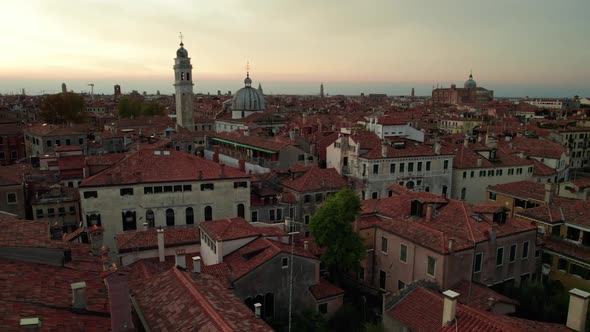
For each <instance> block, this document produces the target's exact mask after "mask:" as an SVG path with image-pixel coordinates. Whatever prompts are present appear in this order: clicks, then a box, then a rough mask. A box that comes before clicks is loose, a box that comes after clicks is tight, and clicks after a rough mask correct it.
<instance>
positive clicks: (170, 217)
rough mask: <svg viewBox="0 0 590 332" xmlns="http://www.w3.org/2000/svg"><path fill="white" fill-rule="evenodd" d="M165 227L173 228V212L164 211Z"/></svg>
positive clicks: (170, 210) (169, 210)
mask: <svg viewBox="0 0 590 332" xmlns="http://www.w3.org/2000/svg"><path fill="white" fill-rule="evenodd" d="M166 226H174V210H172V209H168V210H166Z"/></svg>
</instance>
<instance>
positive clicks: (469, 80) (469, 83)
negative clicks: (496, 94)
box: [463, 74, 477, 89]
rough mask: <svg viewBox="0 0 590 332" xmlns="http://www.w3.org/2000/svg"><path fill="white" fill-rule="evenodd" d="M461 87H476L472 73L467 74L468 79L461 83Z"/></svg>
mask: <svg viewBox="0 0 590 332" xmlns="http://www.w3.org/2000/svg"><path fill="white" fill-rule="evenodd" d="M463 87H464V88H465V89H475V88H477V83H475V81H474V80H473V75H472V74H469V79H468V80H467V81H465V84H463Z"/></svg>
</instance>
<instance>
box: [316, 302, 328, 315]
mask: <svg viewBox="0 0 590 332" xmlns="http://www.w3.org/2000/svg"><path fill="white" fill-rule="evenodd" d="M318 311H319V312H320V313H322V314H327V313H328V303H322V304H319V305H318Z"/></svg>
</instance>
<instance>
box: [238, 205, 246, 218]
mask: <svg viewBox="0 0 590 332" xmlns="http://www.w3.org/2000/svg"><path fill="white" fill-rule="evenodd" d="M245 216H246V208H245V207H244V204H242V203H240V204H238V217H242V218H245Z"/></svg>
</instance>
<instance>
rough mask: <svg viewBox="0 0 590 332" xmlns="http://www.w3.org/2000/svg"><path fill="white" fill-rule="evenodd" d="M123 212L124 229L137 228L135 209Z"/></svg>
mask: <svg viewBox="0 0 590 332" xmlns="http://www.w3.org/2000/svg"><path fill="white" fill-rule="evenodd" d="M121 214H122V217H123V231H130V230H136V229H137V223H136V220H135V211H127V212H122V213H121Z"/></svg>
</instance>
